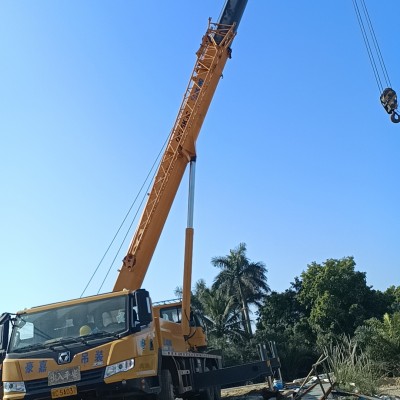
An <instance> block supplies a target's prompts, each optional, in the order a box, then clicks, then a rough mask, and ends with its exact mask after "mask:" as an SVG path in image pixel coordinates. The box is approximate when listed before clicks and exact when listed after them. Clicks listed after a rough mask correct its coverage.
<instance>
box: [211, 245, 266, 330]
mask: <svg viewBox="0 0 400 400" xmlns="http://www.w3.org/2000/svg"><path fill="white" fill-rule="evenodd" d="M246 251H247V249H246V244H245V243H240V244H239V246H238V247H237V248H236V249H234V250H230V252H229V254H228V255H227V256H224V257H213V258H212V260H211V263H212V264H213V265H214V266H215V267H217V268H220V269H221V271H220V272H219V274H218V275H217V276H216V278H215V280H214V284H213V289H215V290H218V291H220V292H222V293H224V296H225V297H227V298H232V299H233V301H234V303H236V304H237V305H240V307H241V312H242V320H243V327H244V329H245V330H246V332H247V333H248V334H249V335H250V336H251V335H252V327H251V321H250V310H249V305H251V304H255V305H257V306H258V305H260V304H261V301H262V300H263V299H264V296H265V294H266V293H267V292H268V291H269V287H268V284H267V277H266V273H267V269H266V267H265V265H264V263H262V262H250V260H249V259H248V258H247V256H246Z"/></svg>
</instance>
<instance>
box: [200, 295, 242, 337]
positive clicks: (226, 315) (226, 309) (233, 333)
mask: <svg viewBox="0 0 400 400" xmlns="http://www.w3.org/2000/svg"><path fill="white" fill-rule="evenodd" d="M199 300H200V302H201V305H202V308H203V311H204V315H203V318H204V322H205V324H206V326H207V333H208V335H209V337H210V339H214V341H219V340H222V341H223V342H227V343H229V342H230V343H232V342H235V341H238V340H240V339H241V338H244V336H245V335H246V332H245V331H244V330H243V328H242V324H241V320H240V310H239V309H238V307H237V306H236V305H235V302H234V299H233V298H227V297H226V296H225V295H223V294H222V293H221V292H220V291H219V290H213V289H209V288H203V290H202V292H201V293H200V295H199Z"/></svg>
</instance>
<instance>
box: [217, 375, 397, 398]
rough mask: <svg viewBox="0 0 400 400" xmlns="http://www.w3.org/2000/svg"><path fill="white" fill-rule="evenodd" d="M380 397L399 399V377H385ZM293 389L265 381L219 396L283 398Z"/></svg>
mask: <svg viewBox="0 0 400 400" xmlns="http://www.w3.org/2000/svg"><path fill="white" fill-rule="evenodd" d="M379 392H380V396H379V397H380V398H381V399H383V400H389V399H387V398H386V397H385V396H390V398H391V399H394V398H395V397H397V398H399V400H400V377H399V378H386V379H385V381H384V383H383V385H382V386H381V387H380V391H379ZM292 393H293V390H290V389H288V390H281V391H279V392H277V391H273V390H270V389H269V387H268V384H267V383H259V384H256V385H246V386H239V387H235V388H229V389H222V391H221V397H222V398H223V399H224V400H228V399H229V400H265V399H271V400H272V398H275V399H277V400H284V399H288V398H292Z"/></svg>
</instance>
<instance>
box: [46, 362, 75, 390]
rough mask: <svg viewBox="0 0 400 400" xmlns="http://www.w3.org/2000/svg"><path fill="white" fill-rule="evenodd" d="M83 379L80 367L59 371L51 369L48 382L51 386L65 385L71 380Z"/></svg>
mask: <svg viewBox="0 0 400 400" xmlns="http://www.w3.org/2000/svg"><path fill="white" fill-rule="evenodd" d="M80 380H81V371H80V369H79V366H78V367H71V368H66V369H61V370H58V371H49V375H48V384H49V386H55V385H65V384H68V383H70V382H77V381H80Z"/></svg>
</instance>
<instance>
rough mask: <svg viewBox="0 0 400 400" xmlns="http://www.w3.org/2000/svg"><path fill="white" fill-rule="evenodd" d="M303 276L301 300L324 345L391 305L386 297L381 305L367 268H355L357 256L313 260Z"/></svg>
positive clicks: (319, 339)
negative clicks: (387, 302) (371, 285)
mask: <svg viewBox="0 0 400 400" xmlns="http://www.w3.org/2000/svg"><path fill="white" fill-rule="evenodd" d="M301 278H302V285H301V290H300V292H299V295H298V300H299V302H300V303H301V304H302V305H303V306H304V307H305V309H306V310H307V313H308V322H309V324H310V327H311V329H312V331H313V332H314V333H315V334H316V335H317V341H318V344H319V345H320V346H321V345H323V344H324V343H326V342H327V341H329V340H331V339H332V338H334V337H337V336H338V335H341V334H346V335H353V334H354V331H355V329H356V328H357V327H358V326H359V325H361V324H362V323H363V322H364V321H365V320H366V319H368V318H371V317H372V316H376V315H381V314H380V313H381V312H382V311H383V310H385V309H386V308H385V307H387V304H386V303H385V302H383V301H382V302H381V303H379V307H378V306H377V305H378V302H376V301H374V300H376V298H377V297H378V292H376V291H373V290H372V289H371V288H370V287H369V286H367V284H366V276H365V272H358V271H355V262H354V259H353V257H346V258H342V259H340V260H334V259H329V260H326V261H325V262H324V263H323V264H317V263H315V262H313V263H312V264H310V265H309V266H308V269H307V271H305V272H303V273H302V274H301ZM381 300H382V299H381Z"/></svg>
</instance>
